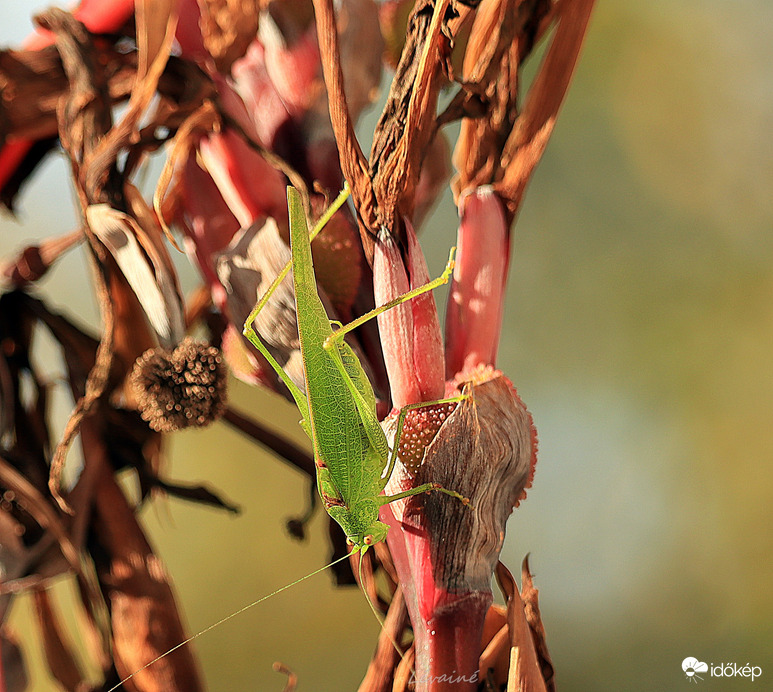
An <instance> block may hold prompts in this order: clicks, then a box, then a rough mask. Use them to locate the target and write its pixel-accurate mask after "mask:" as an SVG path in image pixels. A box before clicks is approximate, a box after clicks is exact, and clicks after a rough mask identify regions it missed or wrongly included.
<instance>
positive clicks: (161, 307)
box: [86, 204, 185, 347]
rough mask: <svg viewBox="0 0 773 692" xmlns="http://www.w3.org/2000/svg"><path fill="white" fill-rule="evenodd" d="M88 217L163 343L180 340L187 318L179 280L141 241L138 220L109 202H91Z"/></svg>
mask: <svg viewBox="0 0 773 692" xmlns="http://www.w3.org/2000/svg"><path fill="white" fill-rule="evenodd" d="M86 219H87V221H88V224H89V227H90V228H91V230H92V231H93V232H94V235H96V237H97V238H99V240H100V241H101V242H102V243H103V244H104V245H105V247H106V248H107V249H108V250H109V251H110V254H111V255H112V256H113V257H114V258H115V261H116V263H117V264H118V266H119V267H120V268H121V271H122V272H123V275H124V276H125V277H126V280H127V281H128V282H129V284H130V285H131V287H132V289H133V290H134V292H135V294H136V296H137V299H138V300H139V301H140V304H141V305H142V307H143V309H144V310H145V314H146V315H147V318H148V322H149V323H150V325H151V327H152V328H153V331H154V332H155V334H156V336H157V337H158V340H159V342H160V343H161V344H162V345H164V346H167V347H168V346H172V345H174V344H176V343H178V342H179V340H180V339H181V338H182V336H183V334H184V333H185V318H184V313H183V305H182V298H181V296H180V293H179V289H178V286H177V282H176V279H175V277H174V276H170V274H169V273H168V271H167V268H166V267H165V266H164V265H163V264H162V263H161V262H160V261H158V256H157V253H155V252H153V248H151V247H149V246H148V245H141V244H140V242H139V238H140V237H141V236H142V235H143V233H142V229H141V227H140V226H139V224H138V223H137V221H136V220H135V219H134V218H132V217H131V216H129V215H128V214H125V213H123V212H121V211H118V210H117V209H113V208H112V207H111V206H109V205H107V204H92V205H90V206H89V207H88V208H87V209H86ZM154 260H156V261H154Z"/></svg>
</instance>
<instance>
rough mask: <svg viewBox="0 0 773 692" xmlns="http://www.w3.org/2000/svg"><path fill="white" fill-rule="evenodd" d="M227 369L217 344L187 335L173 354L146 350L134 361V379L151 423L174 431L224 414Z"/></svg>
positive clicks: (144, 413)
mask: <svg viewBox="0 0 773 692" xmlns="http://www.w3.org/2000/svg"><path fill="white" fill-rule="evenodd" d="M226 373H227V371H226V367H225V365H224V363H223V357H222V355H221V353H220V350H219V349H217V348H215V347H213V346H210V345H209V344H206V343H203V342H199V341H194V340H193V339H191V338H190V337H185V339H183V340H182V341H181V342H180V344H179V346H177V348H175V350H174V351H173V352H172V353H169V351H166V350H164V349H161V348H151V349H149V350H147V351H145V353H143V354H142V355H141V356H140V357H139V358H138V359H137V360H136V362H135V363H134V368H133V369H132V373H131V376H130V384H131V387H132V389H133V390H134V394H135V396H136V397H137V406H138V408H139V411H140V415H141V416H142V418H143V419H144V420H146V421H147V422H148V424H149V425H150V427H151V428H153V430H156V431H158V432H174V431H175V430H181V429H183V428H188V427H204V426H206V425H209V424H210V423H212V422H214V421H215V420H217V419H218V418H219V417H220V416H221V415H222V413H223V411H224V409H225V405H226Z"/></svg>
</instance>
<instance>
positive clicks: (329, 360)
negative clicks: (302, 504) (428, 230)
mask: <svg viewBox="0 0 773 692" xmlns="http://www.w3.org/2000/svg"><path fill="white" fill-rule="evenodd" d="M348 196H349V190H348V188H344V191H343V192H342V193H341V194H340V195H339V196H338V197H337V198H336V200H335V201H334V202H333V204H332V205H331V206H330V208H329V209H328V210H327V211H326V212H325V213H324V214H323V216H322V217H321V218H320V220H319V221H318V222H317V224H316V225H315V227H314V229H313V230H312V232H311V233H309V232H308V226H307V223H306V216H305V212H304V210H303V206H302V204H301V197H300V194H299V193H298V191H297V190H295V188H292V187H288V188H287V199H288V209H289V212H290V242H291V250H292V259H291V261H290V262H288V263H287V265H286V266H285V267H284V268H283V269H282V271H281V272H280V273H279V275H278V276H277V277H276V279H275V280H274V282H273V283H272V284H271V286H270V287H269V289H268V291H267V292H266V294H265V295H264V296H263V297H262V298H261V300H260V301H259V302H258V303H257V305H256V306H255V308H254V309H253V311H252V312H251V313H250V316H249V317H248V318H247V321H246V322H245V325H244V334H245V336H246V337H247V338H248V339H249V340H250V342H251V343H253V344H254V345H255V347H256V348H257V349H258V350H259V351H260V353H261V354H262V355H263V356H264V357H265V358H266V360H267V361H268V362H269V364H270V365H271V366H272V367H273V368H274V370H275V371H276V373H277V375H278V376H279V378H280V379H281V381H282V382H283V383H284V384H285V385H286V387H287V388H288V389H289V391H290V393H291V394H292V396H293V398H294V399H295V402H296V404H297V406H298V409H299V410H300V412H301V415H302V420H301V426H302V427H303V429H304V431H305V432H306V434H307V435H308V436H309V437H310V438H311V441H312V444H313V447H314V459H315V464H316V467H317V487H318V490H319V493H320V495H321V497H322V500H323V503H324V505H325V509H326V510H327V512H328V514H330V516H331V517H333V519H335V520H336V521H337V522H338V523H339V524H340V526H341V528H342V529H343V530H344V532H345V533H346V536H347V538H348V540H349V542H350V543H351V544H352V546H353V548H352V552H351V553H349V554H348V555H345V556H343V557H341V558H339V559H338V560H336V561H335V562H333V563H331V564H329V565H325V566H324V567H321V568H319V569H318V570H315V571H314V572H312V573H311V574H307V575H306V576H304V577H301V578H300V579H297V580H295V581H293V582H292V583H290V584H287V585H286V586H283V587H281V588H280V589H277V590H276V591H274V592H272V593H270V594H268V595H267V596H263V597H262V598H259V599H257V600H256V601H253V602H252V603H250V604H248V605H246V606H244V607H243V608H240V609H239V610H238V611H236V612H234V613H231V614H230V615H228V616H226V617H224V618H222V619H221V620H219V621H218V622H216V623H214V624H212V625H210V626H209V627H207V628H205V629H203V630H201V631H200V632H198V633H197V634H195V635H193V636H191V637H189V638H188V639H186V640H185V641H183V642H180V643H179V644H178V645H176V646H175V647H173V648H172V649H170V650H169V651H166V652H165V653H163V654H161V655H160V656H158V657H156V658H155V659H153V660H152V661H150V662H149V663H147V664H146V665H145V666H143V667H142V668H140V669H139V670H137V671H135V672H134V673H132V674H131V675H129V676H128V677H126V678H124V679H123V680H122V681H121V682H120V683H118V685H116V686H115V687H112V688H111V689H110V690H108V692H113V691H114V690H117V689H118V688H119V687H120V686H121V685H122V684H123V683H124V682H126V681H127V680H129V679H131V678H132V677H134V676H135V675H136V674H137V673H139V672H141V671H142V670H145V669H146V668H149V667H150V666H152V665H153V664H154V663H156V662H157V661H159V660H161V659H162V658H164V657H166V656H168V655H169V654H170V653H172V652H173V651H176V650H177V649H179V648H180V647H182V646H185V645H186V644H188V643H190V642H192V641H193V640H194V639H198V638H199V637H200V636H201V635H203V634H206V633H207V632H209V631H210V630H213V629H215V628H216V627H218V626H220V625H222V624H223V623H225V622H227V621H228V620H230V619H232V618H234V617H236V616H237V615H240V614H241V613H243V612H244V611H246V610H249V609H250V608H252V607H254V606H256V605H258V604H259V603H262V602H263V601H265V600H268V599H269V598H272V597H273V596H275V595H277V594H279V593H281V592H282V591H285V590H286V589H289V588H290V587H292V586H295V585H296V584H298V583H300V582H302V581H304V580H306V579H308V578H309V577H312V576H314V575H316V574H319V573H320V572H323V571H324V570H326V569H327V568H328V567H331V566H332V565H334V564H336V563H338V562H340V561H342V560H345V559H346V558H347V557H349V555H351V554H354V553H356V552H360V553H364V552H365V551H366V550H367V549H368V548H369V547H370V546H371V545H373V544H374V543H377V542H379V541H383V540H384V539H385V538H386V534H387V531H388V529H389V527H388V526H387V525H386V524H384V523H383V522H381V521H379V518H378V510H379V507H381V506H382V505H385V504H388V503H390V502H394V501H395V500H399V499H402V498H406V497H410V496H412V495H418V494H420V493H424V492H429V491H433V490H436V491H439V492H443V493H446V494H447V495H451V496H453V497H455V498H458V499H459V500H461V501H462V502H464V503H465V504H467V505H469V500H468V499H467V498H465V497H463V496H462V495H460V494H459V493H457V492H454V491H453V490H448V489H446V488H443V487H441V486H440V485H439V484H438V483H424V484H423V485H420V486H418V487H416V488H411V489H410V490H406V491H405V492H401V493H397V494H395V495H386V496H385V495H382V494H381V493H382V491H383V490H384V488H385V486H386V484H387V482H388V481H389V477H390V475H391V473H392V469H393V468H394V465H395V462H396V459H397V452H396V450H397V449H398V447H399V438H400V434H401V432H402V428H403V423H404V421H405V417H406V415H407V414H408V412H409V411H410V410H412V409H414V408H421V407H424V406H431V405H433V404H440V403H450V402H457V401H460V400H461V399H462V398H464V395H461V396H457V397H452V398H449V399H442V400H440V401H431V402H423V403H419V404H411V405H408V406H405V407H403V408H402V409H401V411H400V414H399V416H398V420H397V428H396V430H397V431H396V433H395V439H394V442H393V444H392V448H391V449H390V447H389V443H388V441H387V438H386V435H385V434H384V432H383V430H382V429H381V426H380V425H379V422H378V418H377V417H376V399H375V395H374V393H373V388H372V387H371V384H370V382H369V381H368V379H367V376H366V375H365V371H364V370H363V368H362V365H361V364H360V361H359V360H358V358H357V356H356V355H355V353H354V351H353V350H352V348H351V347H350V346H349V345H348V344H347V343H346V342H345V341H344V336H345V335H346V334H347V333H348V332H349V331H351V330H352V329H355V328H356V327H358V326H359V325H361V324H363V323H364V322H366V321H367V320H370V319H372V318H374V317H376V316H377V315H379V314H380V313H382V312H384V311H385V310H389V309H390V308H392V307H395V306H396V305H399V304H400V303H403V302H405V301H407V300H410V299H412V298H415V297H416V296H418V295H421V294H422V293H425V292H427V291H431V290H432V289H434V288H436V287H438V286H440V285H442V284H444V283H447V282H448V279H449V277H450V276H451V272H452V271H453V267H454V263H453V253H454V250H453V249H452V250H451V256H450V257H449V260H448V264H447V265H446V268H445V270H444V272H443V273H442V275H441V276H440V277H438V278H437V279H435V280H434V281H431V282H429V283H427V284H425V285H424V286H420V287H419V288H416V289H413V290H412V291H409V292H408V293H405V294H404V295H402V296H399V297H397V298H395V299H394V300H392V301H390V302H389V303H387V304H386V305H382V306H380V307H377V308H375V309H374V310H371V311H370V312H368V313H366V314H365V315H363V316H362V317H360V318H358V319H356V320H354V321H353V322H351V323H349V324H348V325H346V326H343V325H341V324H340V323H337V322H331V321H330V319H329V318H328V315H327V313H326V312H325V308H324V307H323V305H322V301H321V300H320V298H319V295H318V292H317V285H316V280H315V277H314V268H313V264H312V259H311V241H312V240H313V239H314V238H315V237H316V236H317V234H318V233H319V232H320V231H321V230H322V229H323V228H324V226H325V224H326V223H327V221H328V220H329V219H330V218H331V217H332V215H333V214H334V213H335V212H336V211H337V210H338V209H339V208H340V207H341V206H342V205H343V204H344V202H345V201H346V199H347V197H348ZM290 269H292V270H293V278H294V284H295V300H296V309H297V316H298V333H299V339H300V344H301V353H302V356H303V363H304V379H305V384H306V393H304V392H303V391H302V390H301V389H300V388H299V387H298V386H297V385H296V384H295V383H293V381H292V380H291V379H290V378H289V377H288V376H287V374H286V373H285V372H284V370H283V369H282V367H281V366H280V365H279V363H278V362H277V361H276V359H275V358H274V357H273V356H272V355H271V353H270V352H269V351H268V349H267V348H266V347H265V345H264V344H263V343H262V342H261V341H260V338H259V337H258V335H257V334H256V333H255V330H254V329H253V327H252V324H253V321H254V320H255V317H256V316H257V315H258V313H259V312H260V311H261V310H262V309H263V307H264V306H265V305H266V303H267V302H268V300H269V299H270V297H271V294H272V293H273V292H274V290H275V289H276V287H277V286H278V285H279V283H280V282H281V281H283V280H284V279H285V278H286V277H287V275H288V274H289V272H290ZM334 324H335V325H337V328H336V329H333V325H334ZM360 565H362V563H360ZM366 596H367V594H366ZM368 603H369V605H370V607H371V608H372V609H373V612H374V613H375V612H376V611H375V609H374V606H373V604H372V603H371V602H370V599H368ZM376 617H377V618H378V614H376ZM395 646H396V645H395ZM398 650H399V649H398Z"/></svg>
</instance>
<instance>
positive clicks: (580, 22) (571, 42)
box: [496, 0, 594, 214]
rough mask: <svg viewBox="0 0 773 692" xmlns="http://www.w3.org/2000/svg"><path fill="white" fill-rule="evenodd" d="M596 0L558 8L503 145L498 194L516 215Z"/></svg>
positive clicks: (564, 2) (573, 0) (551, 130)
mask: <svg viewBox="0 0 773 692" xmlns="http://www.w3.org/2000/svg"><path fill="white" fill-rule="evenodd" d="M593 4H594V0H572V1H571V2H569V1H567V0H563V1H562V2H560V3H558V5H557V7H556V11H555V17H556V21H557V22H558V25H557V27H556V31H555V33H554V35H553V38H552V41H551V44H550V48H548V51H547V54H546V55H545V58H544V60H543V62H542V65H541V66H540V69H539V72H538V74H537V76H536V77H535V79H534V81H533V83H532V86H531V89H530V90H529V93H528V95H527V97H526V102H525V104H524V107H523V112H522V113H521V115H520V116H519V117H518V119H517V120H516V122H515V127H514V128H513V131H512V133H511V134H510V136H509V137H508V140H507V143H506V144H505V146H504V149H503V160H504V161H505V165H506V168H505V172H504V175H503V177H502V181H501V183H499V184H498V185H497V186H496V189H497V192H499V193H500V195H502V197H503V198H504V199H506V200H507V201H508V205H509V208H510V211H511V213H512V214H515V211H516V210H517V208H518V206H519V205H520V202H521V198H522V196H523V192H524V190H525V188H526V184H527V183H528V181H529V179H530V178H531V174H532V172H533V171H534V168H535V167H536V165H537V163H538V162H539V160H540V158H541V157H542V154H543V152H544V151H545V147H546V146H547V143H548V140H549V138H550V135H551V134H552V132H553V127H554V125H555V121H556V118H557V117H558V111H559V109H560V108H561V104H562V103H563V101H564V97H565V96H566V92H567V90H568V88H569V83H570V81H571V79H572V75H573V74H574V69H575V67H576V65H577V60H578V58H579V55H580V49H581V48H582V44H583V40H584V39H585V33H586V30H587V28H588V22H589V20H590V15H591V11H592V10H593Z"/></svg>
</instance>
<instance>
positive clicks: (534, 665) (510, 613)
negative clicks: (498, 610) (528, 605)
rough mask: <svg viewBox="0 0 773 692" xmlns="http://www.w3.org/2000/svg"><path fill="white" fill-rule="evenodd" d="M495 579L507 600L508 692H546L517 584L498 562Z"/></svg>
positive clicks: (505, 568)
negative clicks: (508, 631)
mask: <svg viewBox="0 0 773 692" xmlns="http://www.w3.org/2000/svg"><path fill="white" fill-rule="evenodd" d="M496 577H497V581H498V582H499V586H500V588H501V589H502V591H503V592H504V593H505V595H506V597H507V624H508V628H509V630H510V650H509V661H510V670H509V674H508V681H507V689H508V690H513V691H515V690H518V691H519V692H546V687H545V681H544V680H543V678H542V672H541V670H540V666H539V662H538V660H537V654H536V652H535V649H534V642H533V641H532V638H531V631H530V629H529V624H528V623H527V622H526V616H525V614H524V606H523V602H522V601H521V596H520V594H519V593H518V585H517V584H516V583H515V579H514V577H513V575H512V574H511V573H510V571H509V570H508V569H507V567H505V566H504V565H503V564H502V563H501V562H500V563H498V564H497V569H496Z"/></svg>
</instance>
